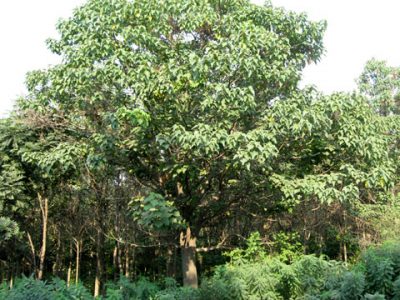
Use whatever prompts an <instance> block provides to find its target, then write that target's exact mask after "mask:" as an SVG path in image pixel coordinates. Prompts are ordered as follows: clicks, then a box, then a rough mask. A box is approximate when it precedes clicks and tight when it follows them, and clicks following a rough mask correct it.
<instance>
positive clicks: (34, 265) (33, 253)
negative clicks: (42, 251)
mask: <svg viewBox="0 0 400 300" xmlns="http://www.w3.org/2000/svg"><path fill="white" fill-rule="evenodd" d="M26 235H27V236H28V241H29V247H30V248H31V254H32V273H34V274H35V273H36V251H35V246H34V245H33V241H32V237H31V235H30V233H29V232H27V234H26Z"/></svg>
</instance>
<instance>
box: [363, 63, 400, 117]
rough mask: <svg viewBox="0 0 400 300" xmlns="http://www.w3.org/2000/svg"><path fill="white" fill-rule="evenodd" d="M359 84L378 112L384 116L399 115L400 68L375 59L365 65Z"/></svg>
mask: <svg viewBox="0 0 400 300" xmlns="http://www.w3.org/2000/svg"><path fill="white" fill-rule="evenodd" d="M357 83H358V89H359V91H360V92H361V94H363V95H365V96H366V97H367V98H368V100H369V101H370V103H371V105H372V107H373V108H374V109H375V111H376V112H378V113H379V114H381V115H383V116H388V115H391V114H398V113H399V109H400V108H399V104H400V68H398V67H392V66H388V65H387V63H386V62H385V61H381V60H377V59H374V58H373V59H371V60H369V61H367V63H366V64H365V67H364V70H363V72H362V73H361V75H360V77H359V79H358V81H357Z"/></svg>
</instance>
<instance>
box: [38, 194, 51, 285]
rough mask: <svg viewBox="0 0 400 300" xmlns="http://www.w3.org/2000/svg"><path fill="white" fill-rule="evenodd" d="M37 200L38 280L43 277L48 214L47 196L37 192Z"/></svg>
mask: <svg viewBox="0 0 400 300" xmlns="http://www.w3.org/2000/svg"><path fill="white" fill-rule="evenodd" d="M38 200H39V205H40V210H41V213H42V246H41V248H40V254H39V271H38V275H37V278H38V279H39V280H42V279H43V273H44V264H45V259H46V246H47V245H46V244H47V222H48V215H49V200H48V198H47V197H42V195H40V194H38Z"/></svg>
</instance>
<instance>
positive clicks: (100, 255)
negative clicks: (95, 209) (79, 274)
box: [94, 220, 104, 297]
mask: <svg viewBox="0 0 400 300" xmlns="http://www.w3.org/2000/svg"><path fill="white" fill-rule="evenodd" d="M103 284H104V233H103V220H101V221H100V222H99V224H98V229H97V249H96V278H95V281H94V296H95V297H97V296H100V293H103V292H104V287H103Z"/></svg>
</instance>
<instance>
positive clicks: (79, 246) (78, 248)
mask: <svg viewBox="0 0 400 300" xmlns="http://www.w3.org/2000/svg"><path fill="white" fill-rule="evenodd" d="M82 243H83V242H82V240H80V239H76V240H75V252H76V255H75V284H78V282H79V272H80V262H81V252H82Z"/></svg>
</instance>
